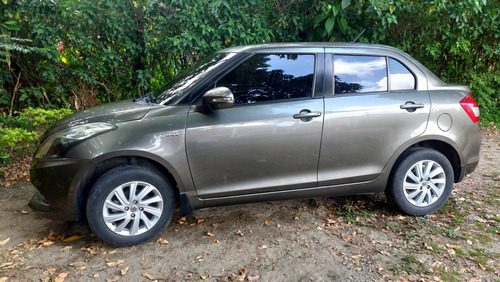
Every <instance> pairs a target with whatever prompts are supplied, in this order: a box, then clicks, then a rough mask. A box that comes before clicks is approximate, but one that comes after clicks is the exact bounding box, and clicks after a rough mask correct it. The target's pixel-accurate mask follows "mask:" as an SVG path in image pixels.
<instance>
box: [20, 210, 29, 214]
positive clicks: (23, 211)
mask: <svg viewBox="0 0 500 282" xmlns="http://www.w3.org/2000/svg"><path fill="white" fill-rule="evenodd" d="M21 213H22V214H28V213H29V212H27V211H25V210H22V211H21Z"/></svg>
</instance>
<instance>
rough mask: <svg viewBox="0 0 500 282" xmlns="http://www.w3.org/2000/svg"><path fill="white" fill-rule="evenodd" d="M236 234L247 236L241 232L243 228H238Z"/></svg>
mask: <svg viewBox="0 0 500 282" xmlns="http://www.w3.org/2000/svg"><path fill="white" fill-rule="evenodd" d="M236 235H239V236H241V237H243V236H245V235H243V233H242V232H241V230H238V231H237V232H236Z"/></svg>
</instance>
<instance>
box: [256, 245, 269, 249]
mask: <svg viewBox="0 0 500 282" xmlns="http://www.w3.org/2000/svg"><path fill="white" fill-rule="evenodd" d="M257 249H259V250H263V249H267V246H266V245H262V246H258V247H257Z"/></svg>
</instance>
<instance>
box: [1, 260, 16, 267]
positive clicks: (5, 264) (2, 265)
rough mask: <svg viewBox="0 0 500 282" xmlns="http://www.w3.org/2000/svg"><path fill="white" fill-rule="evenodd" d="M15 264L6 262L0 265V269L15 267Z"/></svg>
mask: <svg viewBox="0 0 500 282" xmlns="http://www.w3.org/2000/svg"><path fill="white" fill-rule="evenodd" d="M13 264H14V262H13V261H8V262H4V263H2V264H0V268H4V267H7V266H11V265H13Z"/></svg>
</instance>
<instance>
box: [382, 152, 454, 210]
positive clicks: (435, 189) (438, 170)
mask: <svg viewBox="0 0 500 282" xmlns="http://www.w3.org/2000/svg"><path fill="white" fill-rule="evenodd" d="M453 179H454V175H453V168H452V166H451V164H450V161H449V160H448V159H447V158H446V157H445V156H444V155H443V154H441V153H440V152H438V151H436V150H433V149H426V148H422V149H413V150H410V151H408V152H406V153H405V154H404V155H403V156H402V157H401V159H400V160H399V161H398V162H397V163H396V165H395V170H394V171H393V173H392V177H391V179H390V182H389V186H388V187H387V189H386V195H387V198H388V199H389V201H390V202H391V203H393V204H395V205H396V206H397V207H398V208H399V209H401V210H402V211H403V212H405V213H407V214H409V215H417V216H418V215H426V214H430V213H433V212H435V211H437V210H438V209H439V208H441V207H442V206H443V205H444V203H445V202H446V201H447V200H448V197H449V196H450V194H451V191H452V189H453Z"/></svg>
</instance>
